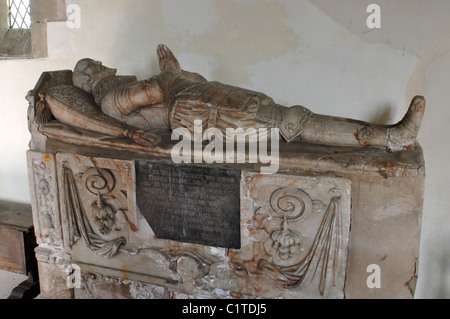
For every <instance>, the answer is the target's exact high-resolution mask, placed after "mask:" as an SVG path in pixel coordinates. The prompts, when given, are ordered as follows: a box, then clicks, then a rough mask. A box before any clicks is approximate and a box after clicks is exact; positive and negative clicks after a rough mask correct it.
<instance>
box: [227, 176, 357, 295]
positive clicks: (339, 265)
mask: <svg viewBox="0 0 450 319" xmlns="http://www.w3.org/2000/svg"><path fill="white" fill-rule="evenodd" d="M243 179H244V180H245V183H244V184H245V185H244V186H243V191H242V194H243V197H242V199H241V200H242V212H243V216H242V221H241V227H242V229H241V232H242V238H243V244H242V245H243V247H242V249H241V250H239V251H230V261H231V265H232V267H233V270H232V280H233V282H232V294H234V295H235V296H237V297H239V296H261V297H265V298H302V297H305V298H343V297H344V283H345V276H346V264H347V251H348V240H349V230H350V204H351V196H350V192H351V184H350V181H349V180H347V179H344V178H338V177H321V176H318V177H313V176H308V177H304V176H295V175H283V174H276V175H262V174H255V173H245V174H243Z"/></svg>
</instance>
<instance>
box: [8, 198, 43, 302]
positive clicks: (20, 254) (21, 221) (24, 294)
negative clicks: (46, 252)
mask: <svg viewBox="0 0 450 319" xmlns="http://www.w3.org/2000/svg"><path fill="white" fill-rule="evenodd" d="M36 246H37V244H36V237H35V235H34V227H33V217H32V212H31V205H29V204H20V203H14V202H7V201H0V269H2V270H6V271H11V272H15V273H19V274H24V275H26V276H28V279H27V280H26V281H24V282H22V283H21V284H19V285H18V286H17V287H16V288H14V289H13V291H12V293H11V295H10V297H9V298H8V299H33V298H35V297H36V296H37V295H38V294H39V292H40V290H39V275H38V267H37V261H36V257H35V252H34V248H35V247H36Z"/></svg>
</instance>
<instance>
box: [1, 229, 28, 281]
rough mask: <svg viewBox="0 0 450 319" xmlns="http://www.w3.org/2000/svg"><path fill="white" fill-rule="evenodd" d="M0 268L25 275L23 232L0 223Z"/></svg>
mask: <svg viewBox="0 0 450 319" xmlns="http://www.w3.org/2000/svg"><path fill="white" fill-rule="evenodd" d="M0 269H3V270H8V271H13V272H17V273H22V274H25V275H27V274H26V273H25V272H26V261H25V253H24V243H23V233H22V232H21V231H17V230H15V229H13V228H10V227H6V226H2V225H0Z"/></svg>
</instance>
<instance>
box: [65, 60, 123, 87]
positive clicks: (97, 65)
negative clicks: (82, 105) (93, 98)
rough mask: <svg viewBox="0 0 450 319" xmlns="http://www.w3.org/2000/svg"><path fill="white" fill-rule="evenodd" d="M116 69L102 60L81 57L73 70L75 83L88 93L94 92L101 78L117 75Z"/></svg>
mask: <svg viewBox="0 0 450 319" xmlns="http://www.w3.org/2000/svg"><path fill="white" fill-rule="evenodd" d="M116 73H117V70H116V69H110V68H108V67H106V66H104V65H102V62H100V61H95V60H93V59H89V58H86V59H81V60H80V61H78V63H77V64H76V65H75V68H74V70H73V84H74V85H75V86H77V87H79V88H81V89H83V90H84V91H86V92H88V93H92V90H93V88H94V86H95V84H96V83H97V82H98V81H100V80H101V79H103V78H105V77H107V76H110V75H116Z"/></svg>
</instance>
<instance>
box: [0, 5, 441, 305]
mask: <svg viewBox="0 0 450 319" xmlns="http://www.w3.org/2000/svg"><path fill="white" fill-rule="evenodd" d="M67 3H68V4H71V3H74V4H77V5H79V6H80V9H81V28H75V29H69V28H68V27H67V25H66V24H65V23H63V22H54V23H49V25H48V44H49V57H48V58H46V59H36V60H3V61H0V150H1V154H2V156H0V199H6V200H15V201H19V202H29V200H30V199H29V190H28V181H27V168H26V161H25V151H26V150H27V148H28V141H29V133H28V130H27V120H26V110H27V102H26V101H25V99H24V96H25V94H26V93H27V91H28V90H29V89H32V88H33V86H34V84H35V83H36V81H37V80H38V78H39V76H40V74H41V72H43V71H46V70H59V69H67V68H73V66H74V65H75V63H76V61H77V60H78V59H80V58H83V57H92V58H95V59H99V60H102V61H103V62H104V64H105V65H108V66H113V67H116V68H118V70H119V73H121V74H135V75H137V76H138V77H139V78H140V79H143V78H147V77H150V76H151V75H153V74H154V73H156V72H157V71H158V65H157V60H156V55H155V49H156V45H157V44H159V43H165V44H167V45H168V46H169V47H170V48H171V49H172V50H173V51H174V53H175V54H176V55H177V56H178V57H179V60H180V62H181V64H182V66H183V67H184V68H185V69H187V70H192V71H196V72H199V73H201V74H203V75H204V76H206V77H207V78H208V79H210V80H218V81H222V82H225V83H228V84H233V85H238V86H242V87H247V88H250V89H254V90H258V91H262V92H265V93H266V94H268V95H270V96H271V97H273V98H274V99H275V100H276V101H277V102H279V103H280V104H284V105H294V104H302V105H304V106H306V107H308V108H310V109H311V110H313V111H315V112H318V113H325V114H329V115H336V116H344V117H351V118H356V119H360V120H366V121H374V122H379V123H385V124H387V123H392V122H397V121H398V120H400V119H401V117H402V116H403V114H404V112H405V111H406V108H407V106H408V104H409V102H410V100H411V99H412V97H413V96H414V95H416V94H423V95H425V96H426V97H427V99H428V109H427V111H426V114H425V119H424V123H423V127H422V130H421V132H420V135H419V141H420V142H421V144H422V146H423V148H424V151H425V157H426V163H427V184H426V199H425V211H424V219H423V232H422V249H421V260H420V266H419V282H418V290H417V294H416V296H417V297H419V298H426V297H435V298H436V297H450V289H449V288H447V287H450V248H447V247H448V242H449V239H450V238H449V237H450V232H449V231H448V230H449V229H450V216H449V215H448V214H447V211H449V208H450V204H449V202H447V201H446V199H447V198H450V190H449V187H448V186H447V185H448V181H449V180H450V170H449V169H448V165H447V158H448V157H449V156H450V146H449V143H448V142H447V141H446V139H445V136H446V130H447V127H448V126H447V123H448V122H449V120H450V108H449V107H448V106H447V104H448V101H449V100H450V96H449V95H450V90H449V89H448V88H447V85H448V83H449V80H450V72H449V69H450V37H448V33H449V31H450V17H449V16H448V12H450V2H449V1H447V0H431V1H424V0H370V1H367V0H363V1H361V0H339V1H337V0H314V1H313V0H311V1H307V0H273V1H268V0H267V1H266V0H234V1H233V0H226V1H225V0H215V1H214V0H209V1H208V0H184V1H179V0H151V1H148V0H127V1H122V0H95V1H92V0H68V1H67ZM370 3H377V4H379V5H380V7H381V10H382V15H381V19H382V20H381V21H382V22H381V23H382V24H381V29H377V30H371V29H368V28H367V25H366V19H367V16H368V15H369V14H368V13H366V8H367V6H368V4H370ZM442 136H443V137H444V138H443V140H440V138H439V137H442ZM399 244H401V243H399Z"/></svg>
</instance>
